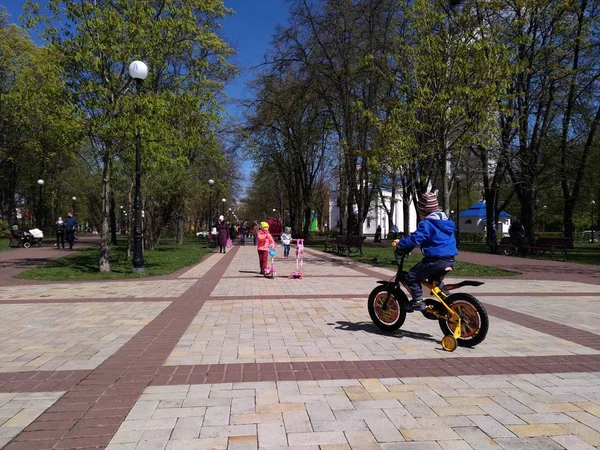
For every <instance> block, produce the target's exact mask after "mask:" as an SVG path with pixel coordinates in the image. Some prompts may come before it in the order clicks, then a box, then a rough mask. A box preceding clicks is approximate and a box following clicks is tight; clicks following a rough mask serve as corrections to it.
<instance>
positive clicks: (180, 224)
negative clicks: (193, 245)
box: [175, 208, 185, 245]
mask: <svg viewBox="0 0 600 450" xmlns="http://www.w3.org/2000/svg"><path fill="white" fill-rule="evenodd" d="M184 234H185V214H184V211H183V208H181V209H179V210H178V211H177V237H176V242H175V243H176V244H177V245H182V244H183V238H184Z"/></svg>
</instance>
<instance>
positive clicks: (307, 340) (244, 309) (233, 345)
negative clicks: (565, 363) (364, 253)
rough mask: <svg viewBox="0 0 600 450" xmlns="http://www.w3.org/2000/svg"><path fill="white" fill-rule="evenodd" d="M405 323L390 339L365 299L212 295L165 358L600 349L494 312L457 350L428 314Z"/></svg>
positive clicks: (214, 360) (338, 357)
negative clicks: (473, 343) (483, 330)
mask: <svg viewBox="0 0 600 450" xmlns="http://www.w3.org/2000/svg"><path fill="white" fill-rule="evenodd" d="M402 330H403V331H402ZM402 330H401V331H399V332H398V333H396V334H395V338H392V339H390V336H389V335H386V334H383V333H381V332H379V331H378V329H377V327H375V326H374V325H373V323H372V322H371V320H370V318H369V315H368V312H367V310H366V307H365V300H364V299H342V298H333V299H328V300H310V299H306V300H284V301H276V300H262V301H227V300H224V301H211V302H207V303H205V305H204V306H203V308H202V309H201V310H200V312H199V313H198V315H197V316H196V318H195V319H194V321H193V322H192V324H191V326H190V327H189V328H188V329H187V331H186V332H185V334H184V335H183V336H182V338H181V340H180V341H179V343H178V344H177V346H176V347H175V349H174V350H173V353H171V355H170V357H169V359H168V360H167V364H168V365H182V364H193V365H196V364H227V363H229V364H231V363H242V362H258V363H261V362H290V361H292V362H294V361H360V360H367V361H368V360H377V359H403V358H451V357H456V356H457V355H459V354H460V355H461V356H474V357H482V356H523V355H530V356H541V355H570V354H590V353H599V352H600V350H593V349H590V348H587V347H583V346H581V345H577V344H574V343H572V342H569V341H566V340H564V339H560V338H558V337H551V336H548V335H547V334H545V333H542V332H540V331H536V330H533V329H530V328H526V327H522V326H516V325H515V324H514V323H511V322H507V321H504V320H499V319H496V320H494V326H493V327H492V328H491V329H490V332H489V334H488V336H487V337H486V340H485V345H480V346H477V347H475V348H472V349H468V348H464V349H461V351H460V353H458V352H454V353H448V352H446V351H444V350H443V349H442V348H441V346H440V344H439V339H440V338H439V334H440V328H439V325H438V322H437V321H427V320H425V319H424V318H423V317H422V315H421V314H419V315H415V314H409V315H408V317H407V319H406V322H405V324H404V325H403V326H402ZM599 340H600V339H599Z"/></svg>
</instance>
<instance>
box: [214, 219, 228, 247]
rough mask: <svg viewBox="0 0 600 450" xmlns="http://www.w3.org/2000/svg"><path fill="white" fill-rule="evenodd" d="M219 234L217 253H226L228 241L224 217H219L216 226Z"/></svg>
mask: <svg viewBox="0 0 600 450" xmlns="http://www.w3.org/2000/svg"><path fill="white" fill-rule="evenodd" d="M217 231H218V233H219V253H227V239H229V225H227V222H226V221H225V217H223V216H219V224H218V225H217Z"/></svg>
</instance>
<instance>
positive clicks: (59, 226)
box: [54, 216, 66, 248]
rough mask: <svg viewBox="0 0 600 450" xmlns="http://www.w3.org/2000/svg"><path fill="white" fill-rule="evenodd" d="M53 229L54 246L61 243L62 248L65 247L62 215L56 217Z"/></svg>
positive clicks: (57, 246) (58, 246) (58, 245)
mask: <svg viewBox="0 0 600 450" xmlns="http://www.w3.org/2000/svg"><path fill="white" fill-rule="evenodd" d="M54 229H55V231H56V248H60V245H61V244H62V248H65V229H66V228H65V221H64V220H63V219H62V217H60V216H59V217H58V219H57V220H56V225H55V228H54Z"/></svg>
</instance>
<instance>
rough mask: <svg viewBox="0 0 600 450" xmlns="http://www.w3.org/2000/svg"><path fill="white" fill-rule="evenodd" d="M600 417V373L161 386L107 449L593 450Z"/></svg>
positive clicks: (142, 399)
mask: <svg viewBox="0 0 600 450" xmlns="http://www.w3.org/2000/svg"><path fill="white" fill-rule="evenodd" d="M599 415H600V374H599V373H573V374H569V375H562V374H544V375H543V376H526V375H510V376H464V377H460V378H457V377H440V378H438V377H426V378H404V379H399V378H385V379H360V380H320V381H281V382H277V383H276V382H258V383H225V384H206V385H177V386H155V387H149V388H147V389H146V390H145V391H144V393H143V394H142V396H141V397H140V399H139V400H138V402H137V403H136V404H135V406H134V407H133V408H132V409H131V411H130V412H129V414H128V416H127V417H126V418H125V421H124V422H123V423H122V424H121V426H120V427H119V430H118V431H117V433H116V434H115V436H114V437H113V439H112V440H111V442H110V444H109V446H108V447H107V448H108V449H127V448H130V449H135V448H145V447H144V446H145V445H149V444H150V443H151V442H157V441H158V442H157V443H158V444H159V448H167V449H184V448H222V449H227V448H232V447H234V448H235V447H236V446H240V445H241V443H243V445H244V446H243V447H242V446H240V447H239V448H257V447H260V448H270V447H276V448H282V447H287V446H290V447H295V446H298V447H300V446H302V447H303V448H304V446H312V447H313V448H319V446H321V447H320V448H323V446H328V445H337V446H344V447H341V448H356V449H363V448H384V449H385V448H400V449H402V448H417V447H414V446H413V447H411V443H428V444H429V447H423V448H459V447H457V446H455V445H451V446H445V443H448V442H451V443H454V444H461V445H462V448H492V447H494V446H495V447H496V448H502V447H504V448H511V447H512V448H525V447H526V446H527V445H531V444H532V442H535V443H536V444H537V445H540V446H541V447H540V448H562V444H563V443H564V444H568V445H571V446H577V447H576V448H581V449H584V448H590V449H591V448H594V446H597V445H600V429H598V416H599ZM399 443H405V445H399ZM418 448H421V447H418ZM572 448H575V447H572Z"/></svg>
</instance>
